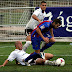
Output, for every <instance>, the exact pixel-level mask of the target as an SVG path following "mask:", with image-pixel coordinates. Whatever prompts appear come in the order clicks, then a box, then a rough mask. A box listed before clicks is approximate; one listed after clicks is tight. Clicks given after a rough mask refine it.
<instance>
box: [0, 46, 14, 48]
mask: <svg viewBox="0 0 72 72" xmlns="http://www.w3.org/2000/svg"><path fill="white" fill-rule="evenodd" d="M7 47H8V48H9V47H15V46H2V47H0V48H7Z"/></svg>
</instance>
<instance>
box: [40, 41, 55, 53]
mask: <svg viewBox="0 0 72 72" xmlns="http://www.w3.org/2000/svg"><path fill="white" fill-rule="evenodd" d="M54 43H55V42H50V43H48V44H46V45H45V46H44V47H43V48H42V49H40V52H43V51H44V50H45V49H47V48H49V47H51V46H52V45H53V44H54Z"/></svg>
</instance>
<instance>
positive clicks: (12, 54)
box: [7, 51, 16, 61]
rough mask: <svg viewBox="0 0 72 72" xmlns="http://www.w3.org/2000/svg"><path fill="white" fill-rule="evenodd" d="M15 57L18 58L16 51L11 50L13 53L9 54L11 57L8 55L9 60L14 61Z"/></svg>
mask: <svg viewBox="0 0 72 72" xmlns="http://www.w3.org/2000/svg"><path fill="white" fill-rule="evenodd" d="M15 58H16V54H15V52H14V51H13V52H11V54H10V55H9V57H8V59H7V60H9V61H13V60H14V59H15Z"/></svg>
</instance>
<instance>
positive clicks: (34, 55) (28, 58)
mask: <svg viewBox="0 0 72 72" xmlns="http://www.w3.org/2000/svg"><path fill="white" fill-rule="evenodd" d="M37 55H39V54H38V53H36V52H34V53H33V54H30V56H28V57H27V58H26V59H25V62H28V60H30V59H32V58H34V57H36V56H37Z"/></svg>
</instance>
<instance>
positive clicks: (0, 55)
mask: <svg viewBox="0 0 72 72" xmlns="http://www.w3.org/2000/svg"><path fill="white" fill-rule="evenodd" d="M0 56H9V55H0ZM54 56H72V55H54Z"/></svg>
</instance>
